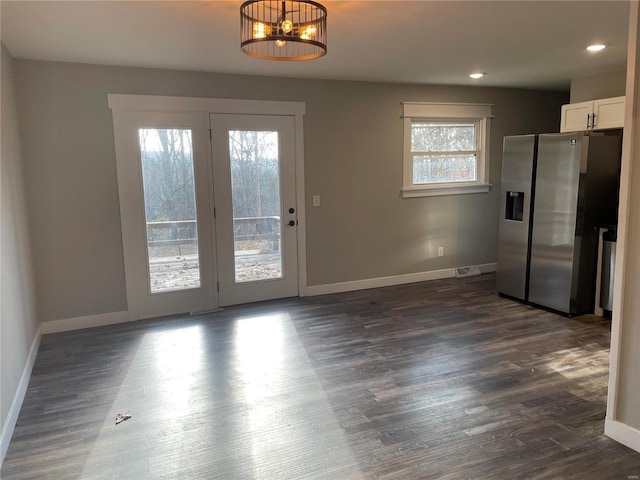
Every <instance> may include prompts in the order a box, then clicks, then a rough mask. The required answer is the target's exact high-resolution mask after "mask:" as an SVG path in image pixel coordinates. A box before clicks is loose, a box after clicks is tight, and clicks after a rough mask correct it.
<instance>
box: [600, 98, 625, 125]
mask: <svg viewBox="0 0 640 480" xmlns="http://www.w3.org/2000/svg"><path fill="white" fill-rule="evenodd" d="M593 114H594V116H595V119H594V123H595V125H594V126H593V128H594V129H596V130H603V129H606V128H622V126H623V124H624V97H613V98H603V99H601V100H594V101H593Z"/></svg>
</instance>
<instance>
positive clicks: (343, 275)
mask: <svg viewBox="0 0 640 480" xmlns="http://www.w3.org/2000/svg"><path fill="white" fill-rule="evenodd" d="M16 63H17V65H16V67H17V68H16V71H17V79H18V82H19V111H20V114H21V120H22V122H21V126H22V128H23V129H24V131H28V132H29V142H26V143H25V145H24V156H25V160H26V163H27V171H26V174H27V178H28V196H29V200H30V203H29V205H30V220H31V226H32V227H33V233H34V258H35V262H36V265H37V270H36V272H37V279H38V291H39V306H40V315H41V317H42V319H43V320H45V321H47V320H55V319H63V318H71V317H76V316H84V315H92V314H99V313H108V312H115V311H122V310H126V308H127V305H126V295H125V285H124V267H123V258H122V244H121V236H120V235H121V234H120V220H119V210H118V208H119V207H118V192H117V184H116V167H115V159H114V145H113V128H112V123H111V113H110V111H109V110H108V108H107V93H133V94H155V95H176V96H192V97H219V98H246V99H263V100H284V101H303V102H306V105H307V115H306V117H305V169H306V170H305V176H306V179H305V182H306V195H307V205H308V207H307V212H306V213H307V254H308V262H307V271H308V284H309V285H322V284H329V283H335V282H345V281H351V280H359V279H366V278H374V277H383V276H389V275H399V274H406V273H415V272H423V271H430V270H437V269H442V268H448V267H454V266H458V265H470V264H484V263H490V262H494V261H495V259H496V235H497V206H498V196H497V193H496V191H497V190H499V176H500V162H501V149H502V137H503V136H504V135H510V134H520V133H532V132H536V131H557V130H558V127H559V116H560V105H561V104H563V103H567V102H568V100H569V99H568V95H567V94H565V93H558V92H537V91H527V90H509V89H497V88H477V87H450V86H417V85H396V84H377V83H359V82H337V81H314V80H294V79H276V78H266V77H250V76H234V75H220V74H208V73H197V72H185V71H168V70H152V69H141V68H121V67H102V66H91V65H80V64H65V63H55V62H40V61H18V62H16ZM402 101H423V102H434V101H435V102H473V103H492V104H495V107H494V114H495V119H494V120H493V123H492V135H491V177H490V181H491V183H493V185H494V191H492V192H491V193H489V194H474V195H461V196H447V197H430V198H417V199H407V200H402V199H401V198H400V194H399V192H400V188H401V186H402V120H401V118H400V116H401V113H402V107H401V102H402ZM316 194H317V195H321V197H322V206H321V207H317V208H313V207H311V206H310V205H311V196H312V195H316ZM437 245H443V246H444V247H445V256H444V257H441V258H438V257H436V256H435V251H434V250H435V246H437Z"/></svg>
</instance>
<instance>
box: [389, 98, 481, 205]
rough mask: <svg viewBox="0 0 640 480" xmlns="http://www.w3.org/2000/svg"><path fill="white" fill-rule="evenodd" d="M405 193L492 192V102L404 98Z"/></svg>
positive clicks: (411, 194)
mask: <svg viewBox="0 0 640 480" xmlns="http://www.w3.org/2000/svg"><path fill="white" fill-rule="evenodd" d="M403 113H404V175H403V188H402V196H403V197H404V198H410V197H422V196H430V195H450V194H460V193H481V192H488V191H489V189H490V187H491V185H489V183H488V179H489V173H488V172H489V154H488V152H489V119H490V118H491V105H481V104H453V103H404V104H403Z"/></svg>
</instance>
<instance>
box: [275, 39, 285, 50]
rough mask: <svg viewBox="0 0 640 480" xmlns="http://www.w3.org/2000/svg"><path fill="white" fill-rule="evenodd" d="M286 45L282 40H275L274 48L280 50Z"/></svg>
mask: <svg viewBox="0 0 640 480" xmlns="http://www.w3.org/2000/svg"><path fill="white" fill-rule="evenodd" d="M286 44H287V42H285V41H284V40H276V46H278V47H280V48H282V47H284V46H285V45H286Z"/></svg>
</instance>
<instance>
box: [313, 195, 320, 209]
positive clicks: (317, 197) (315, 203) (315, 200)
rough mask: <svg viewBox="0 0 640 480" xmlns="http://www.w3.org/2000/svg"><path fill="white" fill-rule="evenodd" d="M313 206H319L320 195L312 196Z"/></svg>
mask: <svg viewBox="0 0 640 480" xmlns="http://www.w3.org/2000/svg"><path fill="white" fill-rule="evenodd" d="M313 206H314V207H319V206H320V195H314V196H313Z"/></svg>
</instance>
